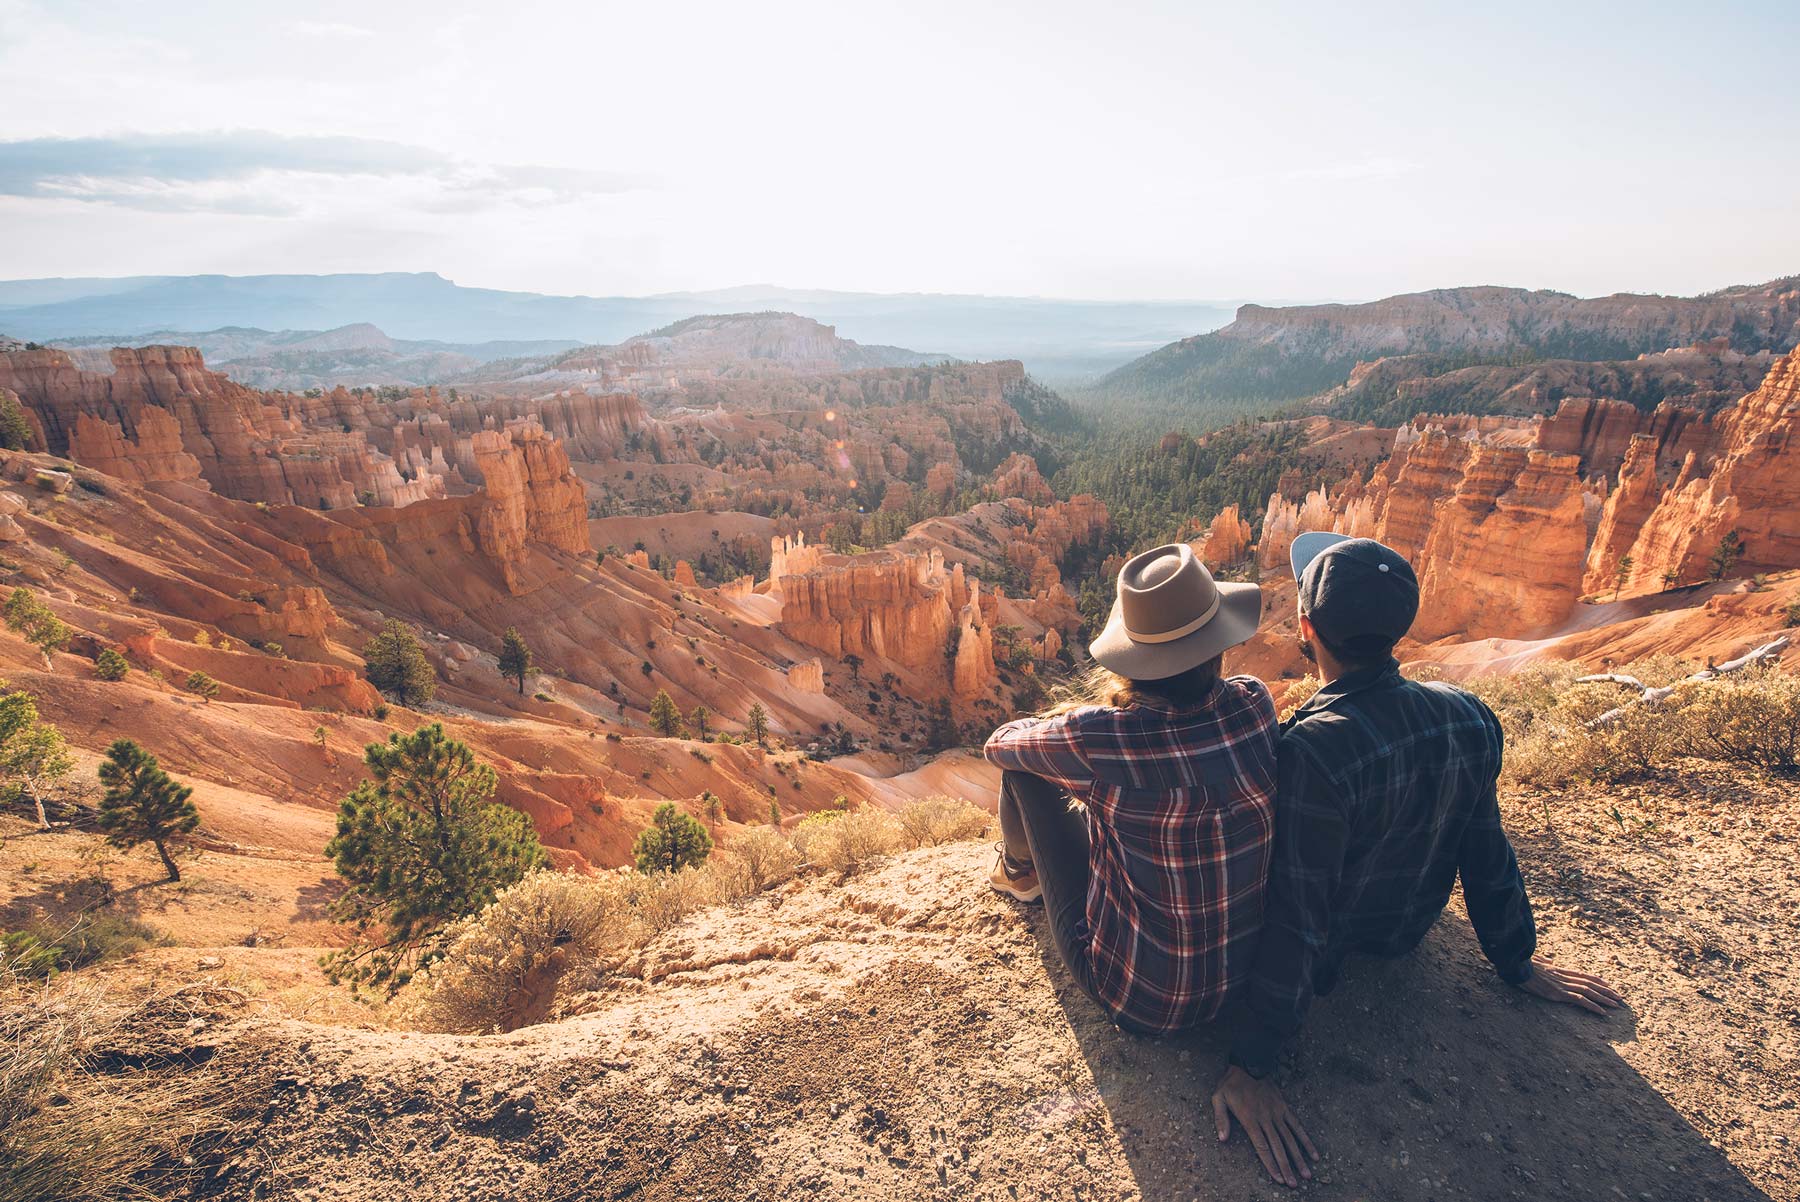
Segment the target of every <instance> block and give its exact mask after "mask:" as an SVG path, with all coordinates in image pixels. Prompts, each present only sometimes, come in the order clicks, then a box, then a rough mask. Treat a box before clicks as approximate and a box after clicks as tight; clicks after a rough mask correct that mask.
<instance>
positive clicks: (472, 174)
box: [0, 130, 647, 215]
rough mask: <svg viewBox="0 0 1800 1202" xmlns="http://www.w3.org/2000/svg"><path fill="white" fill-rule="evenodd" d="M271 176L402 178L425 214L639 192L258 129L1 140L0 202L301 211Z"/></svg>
mask: <svg viewBox="0 0 1800 1202" xmlns="http://www.w3.org/2000/svg"><path fill="white" fill-rule="evenodd" d="M272 176H290V177H293V176H300V177H313V182H314V183H315V184H324V185H329V184H331V183H332V182H333V181H334V180H335V181H342V182H345V183H350V184H354V181H355V180H357V179H359V178H361V179H365V180H366V179H367V178H369V177H378V178H385V179H390V180H398V181H402V182H405V183H408V184H411V185H414V190H415V191H417V192H418V193H419V194H420V199H421V207H425V208H431V209H445V210H469V209H476V208H486V207H492V206H494V205H499V204H508V203H512V204H524V205H542V204H567V203H572V202H575V201H579V200H582V199H585V198H588V197H591V196H597V195H607V194H612V193H618V192H626V191H631V190H634V189H638V188H643V187H646V186H647V183H646V181H644V180H643V179H641V178H638V177H634V176H630V175H626V174H623V173H618V172H605V171H589V170H583V169H580V168H571V167H550V166H517V165H507V164H493V163H479V162H472V161H469V160H466V159H459V158H456V157H454V156H451V155H447V154H445V153H443V152H442V151H437V150H432V149H430V148H428V147H424V146H413V145H409V144H407V143H404V142H389V141H383V140H380V139H376V138H355V137H343V136H296V135H289V134H276V133H269V132H266V131H262V130H227V131H216V132H209V133H186V134H147V133H129V134H120V135H114V136H108V137H91V138H30V139H23V140H16V141H8V142H0V195H4V196H22V197H30V198H35V199H43V200H62V201H78V202H84V203H89V204H106V205H115V206H118V207H122V208H132V209H144V210H149V211H155V212H183V211H186V212H230V213H256V214H265V215H283V214H289V213H292V212H295V211H297V206H296V205H295V204H294V203H293V202H291V201H288V200H284V199H280V198H279V193H278V192H277V191H275V190H272V189H270V188H269V187H268V185H269V183H270V182H271V179H270V177H272Z"/></svg>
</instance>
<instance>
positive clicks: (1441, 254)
mask: <svg viewBox="0 0 1800 1202" xmlns="http://www.w3.org/2000/svg"><path fill="white" fill-rule="evenodd" d="M1796 35H1800V4H1796V3H1792V2H1789V0H1768V2H1764V3H1736V4H1733V3H1722V4H1720V3H1715V4H1711V5H1705V6H1701V5H1694V4H1681V5H1672V4H1659V3H1619V4H1610V3H1609V4H1598V3H1583V2H1581V0H1560V2H1557V3H1543V4H1540V3H1509V4H1496V5H1461V4H1455V5H1453V4H1437V3H1420V4H1413V5H1404V4H1386V3H1343V2H1342V0H1327V2H1320V3H1287V4H1283V3H1264V2H1253V0H1240V2H1239V3H1234V4H1228V5H1224V4H1209V3H1179V2H1175V3H1154V4H1152V3H1093V4H1065V3H1058V2H1055V0H1031V2H1027V3H983V2H981V0H951V2H943V3H941V2H939V0H908V2H907V3H904V4H867V3H855V2H854V0H836V2H833V3H819V4H805V3H790V2H786V0H763V2H760V3H744V2H743V0H727V2H724V3H714V2H712V0H688V2H683V3H654V2H651V3H634V4H628V5H621V4H612V3H600V2H583V3H545V2H535V0H507V2H506V3H504V4H485V3H461V4H459V3H454V2H446V0H431V2H429V3H426V2H419V3H414V2H412V0H395V2H383V0H361V2H359V3H349V4H339V3H330V2H321V3H310V4H306V5H295V4H281V5H277V4H272V3H260V2H246V0H232V2H219V3H203V2H182V0H164V2H162V3H156V4H145V3H141V2H111V0H55V2H54V3H49V2H34V0H0V114H3V115H0V278H19V277H29V276H55V275H70V276H72V275H132V274H189V273H196V272H223V273H229V274H254V273H262V272H323V271H437V272H440V273H442V274H443V275H446V276H448V277H450V278H452V279H454V280H456V281H457V282H458V283H461V284H468V285H481V286H488V287H498V288H516V289H526V290H533V291H545V292H574V293H587V294H594V295H630V294H642V293H649V292H661V291H674V290H684V289H698V288H715V287H726V286H730V285H736V284H750V283H771V284H778V285H782V286H787V287H796V288H839V289H850V290H864V291H884V292H891V291H925V292H981V293H995V294H1009V295H1040V296H1065V297H1094V298H1159V297H1166V298H1220V299H1224V298H1279V297H1310V298H1323V297H1335V298H1364V297H1374V296H1381V295H1386V294H1389V293H1394V292H1401V291H1409V290H1413V289H1418V288H1427V287H1438V286H1449V285H1459V284H1478V283H1494V284H1511V285H1522V286H1529V287H1551V288H1557V289H1561V290H1564V291H1570V292H1576V293H1580V294H1583V295H1595V294H1601V293H1607V292H1613V291H1622V290H1630V291H1660V292H1675V293H1691V292H1695V291H1699V290H1704V289H1710V288H1716V287H1720V286H1723V285H1726V284H1731V283H1748V282H1757V281H1762V280H1766V279H1770V278H1773V277H1776V276H1780V275H1785V274H1791V273H1795V272H1800V200H1797V198H1800V154H1796V153H1795V149H1796V140H1797V139H1800V87H1797V86H1796V85H1795V83H1794V80H1795V69H1796V68H1795V62H1794V58H1793V55H1794V53H1795V47H1796V46H1797V45H1800V37H1797V36H1796Z"/></svg>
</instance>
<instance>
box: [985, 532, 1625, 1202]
mask: <svg viewBox="0 0 1800 1202" xmlns="http://www.w3.org/2000/svg"><path fill="white" fill-rule="evenodd" d="M1292 558H1293V569H1294V574H1295V576H1296V578H1297V579H1298V580H1299V585H1300V635H1301V639H1302V641H1303V647H1302V649H1303V651H1304V653H1305V654H1306V656H1307V658H1308V659H1310V660H1312V661H1313V663H1314V664H1316V665H1317V668H1318V672H1319V676H1320V678H1321V679H1322V680H1323V681H1324V682H1325V683H1324V687H1322V688H1321V689H1320V690H1319V692H1318V694H1317V695H1316V696H1314V697H1313V698H1312V700H1310V701H1308V702H1307V703H1306V704H1305V705H1303V706H1301V707H1300V708H1299V709H1298V711H1296V712H1295V714H1294V716H1293V717H1292V718H1290V719H1289V720H1288V721H1287V722H1286V723H1282V724H1280V725H1278V724H1277V722H1276V718H1275V703H1274V700H1273V699H1272V697H1271V696H1270V694H1269V690H1268V688H1267V686H1265V685H1264V684H1263V683H1262V682H1261V681H1260V680H1257V679H1256V678H1254V677H1250V676H1233V677H1229V678H1222V677H1221V676H1220V660H1221V657H1222V655H1223V653H1224V652H1225V650H1226V649H1227V648H1230V647H1233V646H1236V645H1237V644H1239V643H1242V642H1244V641H1245V640H1247V639H1249V638H1250V637H1251V636H1252V635H1253V634H1255V633H1256V627H1257V622H1258V619H1259V618H1260V616H1261V610H1262V594H1261V590H1260V589H1259V588H1258V587H1257V586H1256V585H1254V584H1233V583H1228V582H1215V581H1214V580H1213V578H1212V574H1211V573H1210V572H1208V571H1207V570H1206V567H1205V566H1204V565H1203V564H1201V563H1200V561H1199V560H1198V559H1196V558H1195V557H1194V553H1193V551H1192V550H1191V549H1190V548H1189V547H1187V546H1185V545H1182V544H1172V545H1169V546H1164V547H1158V548H1156V549H1155V550H1152V551H1146V552H1145V553H1144V554H1142V555H1139V556H1136V557H1135V558H1133V559H1131V560H1130V561H1128V562H1127V563H1126V564H1125V566H1124V568H1123V569H1122V570H1121V571H1120V573H1119V581H1118V592H1117V599H1116V600H1115V601H1114V603H1113V610H1112V616H1111V618H1110V620H1109V621H1108V622H1107V624H1106V628H1105V629H1104V630H1103V631H1101V633H1100V636H1099V638H1097V639H1095V640H1094V643H1093V645H1092V647H1091V648H1090V650H1091V651H1092V653H1093V657H1094V659H1095V660H1096V661H1098V664H1099V667H1098V668H1097V669H1096V674H1097V682H1096V685H1095V688H1094V690H1093V692H1094V697H1093V703H1092V704H1080V705H1069V706H1063V707H1060V708H1059V709H1058V710H1054V711H1052V712H1051V713H1050V714H1049V715H1047V716H1044V717H1039V718H1023V719H1020V720H1019V721H1016V722H1011V723H1008V724H1007V725H1005V726H1002V727H1001V728H1000V729H999V730H997V731H995V732H994V734H993V736H992V737H991V738H990V739H989V740H988V743H987V758H988V759H989V760H991V761H992V762H993V763H995V764H997V765H999V766H1000V767H1001V768H1002V769H1004V770H1005V775H1004V777H1003V783H1002V787H1001V796H1000V829H1001V834H1002V836H1003V837H1004V840H1005V842H1004V843H1003V844H1002V850H1001V857H1000V862H999V864H997V865H996V867H995V869H994V874H993V884H994V887H995V888H996V889H999V890H1000V891H1001V892H1003V893H1006V894H1008V895H1010V896H1012V897H1014V898H1016V899H1018V900H1019V901H1027V902H1029V901H1038V900H1040V899H1041V900H1042V902H1043V904H1044V907H1045V911H1046V917H1047V918H1048V921H1049V926H1050V931H1051V935H1052V938H1053V939H1054V941H1055V944H1056V948H1057V951H1058V953H1059V954H1060V955H1061V957H1062V959H1063V961H1064V962H1065V963H1066V964H1067V965H1068V968H1069V972H1070V974H1071V975H1072V976H1073V977H1074V979H1075V982H1076V984H1077V985H1079V986H1080V988H1081V989H1082V991H1083V992H1085V993H1086V994H1088V995H1089V996H1090V997H1091V998H1093V1000H1094V1001H1095V1002H1096V1003H1098V1004H1099V1006H1100V1007H1101V1008H1102V1009H1103V1010H1105V1011H1106V1013H1107V1014H1108V1015H1109V1016H1110V1017H1111V1018H1112V1020H1113V1021H1114V1022H1115V1023H1117V1024H1118V1025H1119V1026H1120V1027H1122V1028H1123V1029H1125V1030H1126V1031H1128V1032H1131V1033H1133V1034H1139V1035H1149V1036H1155V1035H1165V1034H1168V1033H1171V1032H1174V1031H1179V1030H1182V1029H1183V1028H1186V1027H1190V1026H1193V1025H1195V1024H1197V1023H1204V1022H1210V1021H1212V1020H1214V1019H1215V1018H1219V1017H1220V1016H1221V1014H1222V1013H1223V1014H1224V1020H1223V1021H1225V1022H1226V1024H1227V1029H1228V1032H1229V1037H1230V1041H1231V1055H1230V1066H1229V1068H1228V1069H1227V1070H1226V1072H1225V1074H1224V1076H1223V1078H1222V1079H1221V1080H1220V1081H1219V1083H1218V1087H1217V1090H1216V1091H1215V1093H1214V1094H1213V1099H1212V1101H1213V1118H1214V1122H1215V1124H1216V1127H1217V1130H1218V1136H1219V1139H1220V1140H1221V1141H1223V1140H1226V1139H1227V1138H1229V1135H1230V1131H1231V1121H1232V1119H1234V1118H1235V1119H1236V1120H1237V1121H1238V1123H1239V1124H1240V1125H1241V1126H1242V1127H1243V1128H1244V1131H1245V1133H1246V1135H1248V1137H1249V1140H1250V1143H1251V1144H1252V1146H1253V1147H1254V1148H1255V1150H1256V1154H1257V1156H1258V1158H1259V1159H1260V1160H1261V1161H1262V1164H1263V1167H1264V1168H1266V1169H1267V1170H1268V1172H1269V1174H1270V1176H1272V1177H1273V1178H1275V1179H1276V1180H1277V1181H1280V1182H1282V1183H1284V1184H1286V1185H1296V1184H1298V1182H1299V1178H1301V1177H1310V1176H1311V1175H1312V1174H1311V1169H1310V1165H1311V1163H1312V1162H1313V1161H1314V1160H1316V1158H1317V1155H1318V1154H1317V1152H1316V1151H1315V1149H1314V1146H1313V1143H1312V1140H1311V1139H1310V1138H1309V1137H1308V1135H1307V1133H1306V1129H1305V1128H1304V1127H1303V1126H1302V1125H1301V1124H1300V1121H1299V1119H1298V1118H1297V1117H1296V1116H1295V1115H1294V1113H1293V1112H1292V1111H1291V1110H1290V1109H1289V1108H1288V1106H1287V1103H1286V1102H1285V1101H1284V1100H1283V1098H1282V1095H1281V1091H1280V1089H1278V1088H1277V1087H1276V1085H1275V1082H1274V1080H1273V1078H1272V1076H1271V1074H1272V1072H1273V1070H1274V1068H1275V1067H1276V1061H1277V1057H1278V1054H1279V1052H1280V1050H1281V1047H1282V1045H1283V1044H1284V1043H1285V1042H1286V1041H1287V1040H1289V1039H1291V1038H1292V1037H1293V1036H1294V1035H1295V1034H1296V1033H1297V1032H1298V1031H1299V1029H1300V1025H1301V1022H1302V1020H1303V1019H1304V1018H1305V1017H1306V1012H1307V1009H1308V1007H1309V1006H1310V1005H1311V1004H1312V1000H1313V998H1314V997H1316V996H1321V995H1323V994H1325V993H1328V992H1329V991H1330V990H1331V988H1332V986H1333V985H1334V984H1335V983H1336V981H1337V979H1338V974H1339V972H1340V971H1341V970H1342V968H1343V965H1344V962H1345V960H1346V958H1347V957H1348V956H1349V954H1350V953H1351V952H1367V953H1373V954H1375V955H1379V956H1398V955H1401V954H1403V953H1405V952H1408V951H1410V950H1412V949H1413V948H1414V947H1417V946H1418V944H1419V942H1420V941H1421V940H1422V939H1423V938H1424V937H1425V932H1426V931H1427V930H1429V929H1430V927H1431V925H1432V923H1433V922H1435V921H1436V920H1437V917H1438V915H1439V913H1441V912H1442V911H1443V909H1444V906H1445V905H1446V904H1447V903H1448V901H1449V899H1450V891H1451V887H1452V886H1453V885H1455V883H1456V881H1457V878H1458V877H1459V876H1460V877H1461V878H1462V887H1463V897H1464V900H1465V902H1466V904H1467V906H1468V912H1469V920H1470V922H1471V923H1473V925H1474V927H1475V933H1476V935H1477V936H1478V937H1479V938H1480V941H1481V949H1482V951H1483V952H1484V953H1485V954H1486V955H1487V958H1488V959H1489V960H1490V961H1491V962H1492V963H1493V965H1494V968H1495V969H1496V971H1498V972H1499V974H1500V976H1501V978H1502V979H1504V980H1506V981H1508V982H1510V983H1511V984H1513V985H1516V986H1518V987H1519V988H1521V989H1524V990H1527V991H1529V992H1531V993H1534V994H1536V995H1537V996H1539V997H1542V998H1546V999H1548V1000H1550V1001H1554V1002H1564V1003H1568V1004H1570V1005H1575V1006H1580V1007H1583V1008H1585V1009H1588V1010H1591V1011H1594V1012H1596V1013H1604V1012H1605V1011H1606V1010H1608V1009H1610V1008H1612V1007H1615V1006H1618V1005H1620V1004H1621V1002H1620V998H1619V996H1618V995H1617V994H1616V993H1614V992H1613V990H1612V989H1611V988H1609V987H1608V986H1607V985H1606V984H1605V982H1603V981H1601V980H1600V979H1599V978H1597V977H1593V976H1589V975H1588V974H1586V973H1580V972H1573V971H1571V970H1569V969H1564V968H1558V967H1556V966H1555V965H1553V964H1550V963H1549V962H1547V961H1546V960H1544V959H1542V958H1541V957H1538V956H1536V955H1534V954H1533V952H1534V950H1535V947H1536V933H1535V929H1534V927H1533V924H1532V918H1531V903H1530V901H1529V900H1527V898H1526V896H1525V886H1524V882H1523V881H1522V880H1521V879H1520V877H1519V868H1518V864H1517V862H1516V861H1515V859H1514V858H1513V849H1512V845H1511V844H1510V843H1508V842H1507V838H1506V832H1505V830H1504V829H1503V828H1502V826H1501V822H1500V810H1499V805H1498V800H1497V797H1496V794H1495V781H1496V779H1497V778H1498V776H1499V774H1500V758H1501V753H1502V740H1501V733H1500V724H1499V722H1498V721H1497V720H1496V719H1495V718H1494V715H1493V714H1492V712H1490V711H1489V710H1488V708H1487V706H1485V705H1483V704H1482V703H1481V702H1480V701H1479V700H1477V699H1476V698H1474V697H1472V696H1470V695H1469V694H1468V693H1465V692H1463V691H1462V690H1461V689H1457V688H1453V687H1452V686H1450V685H1447V684H1438V683H1432V684H1419V683H1416V682H1413V681H1409V680H1407V679H1406V678H1404V677H1403V676H1401V675H1400V666H1399V664H1398V663H1397V662H1396V661H1395V660H1394V658H1393V649H1394V645H1395V644H1396V643H1397V642H1399V640H1400V638H1401V636H1402V635H1404V634H1405V633H1406V632H1407V630H1408V628H1409V627H1411V625H1412V622H1413V618H1414V617H1415V616H1416V615H1417V613H1418V608H1419V586H1418V580H1417V578H1416V577H1415V576H1414V574H1413V570H1412V567H1411V565H1410V564H1408V563H1407V562H1406V560H1405V559H1404V558H1402V557H1401V556H1400V555H1399V554H1397V553H1396V552H1394V551H1393V550H1391V549H1390V548H1388V547H1385V546H1383V545H1382V544H1380V543H1378V542H1374V541H1372V540H1370V539H1360V538H1359V539H1352V538H1344V537H1342V536H1340V535H1333V534H1318V533H1312V534H1303V535H1301V536H1300V537H1299V538H1298V539H1296V540H1295V541H1294V548H1293V556H1292ZM1071 798H1072V799H1073V801H1074V802H1078V803H1079V808H1076V807H1075V806H1072V805H1071ZM1227 1003H1229V1007H1228V1006H1227Z"/></svg>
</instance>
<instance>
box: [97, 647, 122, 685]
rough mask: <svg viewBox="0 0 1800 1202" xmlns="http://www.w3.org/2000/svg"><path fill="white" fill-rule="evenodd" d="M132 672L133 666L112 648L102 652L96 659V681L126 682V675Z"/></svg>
mask: <svg viewBox="0 0 1800 1202" xmlns="http://www.w3.org/2000/svg"><path fill="white" fill-rule="evenodd" d="M129 671H131V664H130V663H129V662H128V661H127V660H126V658H125V657H124V656H123V655H120V654H119V653H118V652H117V651H115V650H114V649H113V648H111V647H106V648H104V649H102V650H101V652H100V654H99V655H96V656H95V657H94V678H95V679H96V680H124V679H125V674H126V673H127V672H129Z"/></svg>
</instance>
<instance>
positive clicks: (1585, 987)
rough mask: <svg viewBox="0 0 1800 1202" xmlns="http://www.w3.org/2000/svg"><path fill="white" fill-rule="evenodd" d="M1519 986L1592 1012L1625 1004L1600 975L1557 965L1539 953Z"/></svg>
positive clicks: (1616, 1007) (1553, 1000) (1555, 1000)
mask: <svg viewBox="0 0 1800 1202" xmlns="http://www.w3.org/2000/svg"><path fill="white" fill-rule="evenodd" d="M1519 988H1520V989H1523V990H1524V991H1525V992H1527V993H1535V994H1536V995H1537V996H1539V997H1541V998H1543V999H1544V1000H1545V1001H1547V1002H1561V1003H1562V1004H1563V1005H1565V1006H1580V1007H1581V1008H1582V1009H1583V1010H1591V1011H1592V1012H1594V1013H1595V1014H1605V1013H1606V1012H1607V1011H1608V1010H1616V1009H1618V1008H1619V1007H1620V1006H1623V1005H1624V1004H1625V999H1624V998H1622V997H1620V996H1619V995H1618V994H1617V993H1615V992H1613V988H1612V986H1611V985H1608V984H1607V983H1606V982H1605V981H1602V980H1601V979H1600V978H1599V977H1595V976H1589V975H1588V974H1587V973H1585V972H1576V971H1575V970H1574V969H1570V968H1558V967H1556V965H1554V964H1552V963H1550V961H1548V960H1546V959H1544V958H1543V957H1542V956H1533V957H1532V958H1531V977H1530V979H1529V980H1527V981H1526V982H1525V983H1524V984H1523V985H1521V986H1519Z"/></svg>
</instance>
